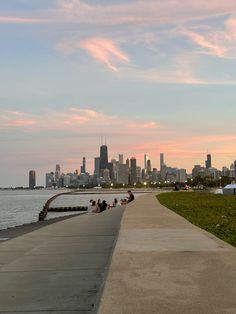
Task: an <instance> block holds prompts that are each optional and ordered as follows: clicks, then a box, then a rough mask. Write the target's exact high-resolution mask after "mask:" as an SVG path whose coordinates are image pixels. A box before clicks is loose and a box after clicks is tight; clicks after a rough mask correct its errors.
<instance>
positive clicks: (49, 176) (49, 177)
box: [46, 172, 55, 188]
mask: <svg viewBox="0 0 236 314" xmlns="http://www.w3.org/2000/svg"><path fill="white" fill-rule="evenodd" d="M53 186H55V176H54V172H49V173H46V188H51V187H53Z"/></svg>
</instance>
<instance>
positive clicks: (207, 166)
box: [205, 154, 212, 169]
mask: <svg viewBox="0 0 236 314" xmlns="http://www.w3.org/2000/svg"><path fill="white" fill-rule="evenodd" d="M205 163H206V168H207V169H208V168H211V167H212V165H211V154H207V160H206V162H205Z"/></svg>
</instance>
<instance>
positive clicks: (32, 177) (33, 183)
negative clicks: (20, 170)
mask: <svg viewBox="0 0 236 314" xmlns="http://www.w3.org/2000/svg"><path fill="white" fill-rule="evenodd" d="M35 186H36V172H35V170H30V171H29V189H31V190H33V189H34V188H35Z"/></svg>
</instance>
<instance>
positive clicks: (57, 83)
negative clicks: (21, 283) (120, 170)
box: [0, 0, 236, 186]
mask: <svg viewBox="0 0 236 314" xmlns="http://www.w3.org/2000/svg"><path fill="white" fill-rule="evenodd" d="M235 117H236V0H227V1H222V0H208V1H207V2H206V1H205V0H204V1H203V0H181V1H177V0H155V1H154V0H127V1H125V0H119V1H118V0H109V1H108V0H100V1H99V0H40V1H39V0H10V1H9V0H1V1H0V145H1V147H0V174H1V176H0V186H17V185H27V184H28V172H29V170H31V169H33V170H36V173H37V184H45V182H44V176H45V173H46V172H50V171H54V170H55V165H56V164H58V163H59V164H60V165H61V168H62V170H63V171H64V172H74V171H75V170H76V169H79V168H80V165H81V163H82V157H83V156H85V157H86V159H87V169H88V170H89V171H90V172H92V171H93V164H94V157H96V156H98V155H99V146H100V145H101V136H103V139H104V138H105V137H106V143H107V145H108V149H109V158H110V159H111V158H118V154H120V153H123V154H124V157H125V158H128V157H133V156H134V157H136V158H137V160H138V165H139V166H142V167H143V156H144V154H145V153H147V155H148V156H149V158H150V159H151V163H152V167H157V168H159V167H160V163H159V154H160V153H162V152H163V153H164V154H165V162H166V164H168V165H169V166H172V167H178V168H185V169H187V171H188V172H191V169H192V168H193V166H194V165H195V164H201V165H204V162H205V159H206V154H207V153H211V154H212V161H213V166H214V167H216V168H219V169H221V167H222V166H228V167H229V166H230V164H231V163H232V162H233V161H234V160H235V159H236V126H235V125H236V123H235Z"/></svg>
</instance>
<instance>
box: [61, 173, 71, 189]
mask: <svg viewBox="0 0 236 314" xmlns="http://www.w3.org/2000/svg"><path fill="white" fill-rule="evenodd" d="M69 185H70V176H69V175H68V174H66V175H64V176H63V186H64V187H68V186H69Z"/></svg>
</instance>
